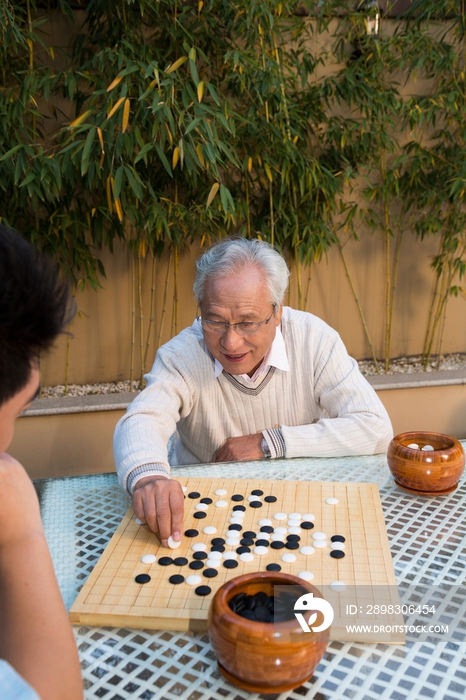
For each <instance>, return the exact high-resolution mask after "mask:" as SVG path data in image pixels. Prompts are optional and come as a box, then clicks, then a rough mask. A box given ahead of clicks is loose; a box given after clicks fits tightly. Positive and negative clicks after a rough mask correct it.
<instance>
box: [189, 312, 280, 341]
mask: <svg viewBox="0 0 466 700" xmlns="http://www.w3.org/2000/svg"><path fill="white" fill-rule="evenodd" d="M276 308H277V305H276V304H272V313H271V314H270V316H269V317H268V318H267V319H265V320H264V321H240V322H239V323H225V322H224V321H209V320H208V319H203V318H202V316H196V321H199V323H200V324H201V327H202V330H203V331H206V332H207V333H215V334H216V335H225V333H228V330H229V329H230V328H233V329H234V331H235V333H238V335H239V336H241V337H245V336H247V335H257V333H259V332H260V331H261V329H262V326H266V325H267V324H268V323H269V321H270V320H271V318H272V316H273V315H274V314H275V309H276ZM204 322H205V323H213V324H215V326H217V327H218V326H223V332H222V331H220V333H219V332H218V331H217V330H215V326H214V327H213V328H204V326H203V325H202V324H203V323H204ZM245 323H251V324H255V325H256V324H257V325H258V328H257V330H255V331H252V332H251V333H241V332H239V331H238V330H237V327H238V326H243V325H244V324H245Z"/></svg>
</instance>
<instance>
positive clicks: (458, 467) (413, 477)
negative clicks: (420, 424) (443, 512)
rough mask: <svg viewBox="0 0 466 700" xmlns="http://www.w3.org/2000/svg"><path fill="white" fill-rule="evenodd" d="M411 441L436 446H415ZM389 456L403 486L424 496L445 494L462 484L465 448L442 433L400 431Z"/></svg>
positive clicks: (406, 489) (390, 463) (391, 444)
mask: <svg viewBox="0 0 466 700" xmlns="http://www.w3.org/2000/svg"><path fill="white" fill-rule="evenodd" d="M411 444H417V445H419V448H422V447H424V446H425V445H431V446H432V447H433V448H434V450H433V451H430V452H425V451H424V450H422V449H413V448H411V447H408V445H411ZM387 460H388V466H389V467H390V471H391V473H392V474H393V477H394V479H395V483H396V484H397V485H398V486H399V487H400V488H402V489H404V490H405V491H408V492H409V493H415V494H417V495H420V496H442V495H445V494H448V493H451V492H452V491H454V490H455V489H456V487H457V485H458V481H459V479H460V476H461V474H462V473H463V469H464V450H463V447H462V446H461V443H459V442H458V440H456V439H455V438H452V437H449V436H448V435H442V434H441V433H430V432H411V433H400V435H396V436H395V437H394V438H393V440H392V441H391V443H390V445H389V446H388V453H387Z"/></svg>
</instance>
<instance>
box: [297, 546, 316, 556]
mask: <svg viewBox="0 0 466 700" xmlns="http://www.w3.org/2000/svg"><path fill="white" fill-rule="evenodd" d="M299 551H300V552H301V554H304V556H305V557H309V556H310V555H311V554H314V552H315V551H316V550H315V549H314V547H309V546H308V545H305V546H304V547H301V549H300V550H299Z"/></svg>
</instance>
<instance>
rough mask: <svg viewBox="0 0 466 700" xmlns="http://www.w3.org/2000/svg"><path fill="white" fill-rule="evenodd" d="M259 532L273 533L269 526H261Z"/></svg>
mask: <svg viewBox="0 0 466 700" xmlns="http://www.w3.org/2000/svg"><path fill="white" fill-rule="evenodd" d="M261 532H268V533H272V532H273V527H272V526H271V525H262V527H261Z"/></svg>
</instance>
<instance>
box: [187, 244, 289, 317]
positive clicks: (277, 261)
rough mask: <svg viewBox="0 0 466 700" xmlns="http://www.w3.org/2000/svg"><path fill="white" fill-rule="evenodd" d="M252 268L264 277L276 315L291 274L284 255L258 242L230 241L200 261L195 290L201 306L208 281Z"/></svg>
mask: <svg viewBox="0 0 466 700" xmlns="http://www.w3.org/2000/svg"><path fill="white" fill-rule="evenodd" d="M248 267H255V268H258V269H259V270H260V271H261V272H262V273H263V274H264V277H265V281H266V284H267V286H268V288H269V293H270V302H271V304H273V305H274V307H275V312H276V311H277V310H278V308H279V307H280V304H281V303H282V302H283V297H284V296H285V292H286V289H287V287H288V279H289V276H290V273H289V270H288V267H287V265H286V262H285V260H284V259H283V257H282V256H281V255H280V253H278V252H277V251H276V250H274V248H273V247H272V246H271V245H269V243H266V242H265V241H259V240H258V239H257V238H254V239H252V240H250V239H248V238H240V237H231V238H226V239H224V240H223V241H220V242H219V243H216V244H215V245H213V246H212V248H210V249H209V250H207V251H206V252H205V253H204V254H203V255H201V257H200V258H198V259H197V260H196V268H197V272H196V279H195V280H194V287H193V290H194V295H195V297H196V299H197V302H198V304H201V303H202V298H203V292H204V285H205V283H206V280H207V279H213V278H216V277H225V276H226V275H230V274H234V273H238V272H240V271H241V270H244V269H245V268H248Z"/></svg>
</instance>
